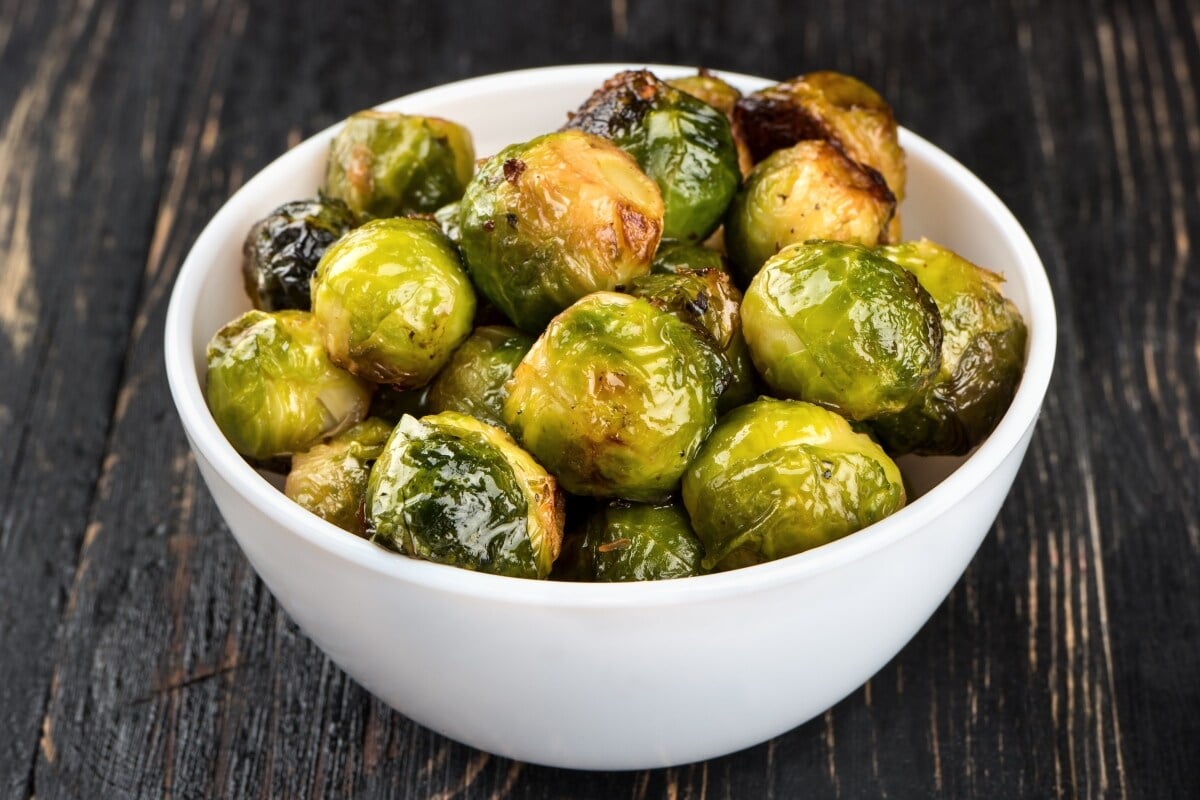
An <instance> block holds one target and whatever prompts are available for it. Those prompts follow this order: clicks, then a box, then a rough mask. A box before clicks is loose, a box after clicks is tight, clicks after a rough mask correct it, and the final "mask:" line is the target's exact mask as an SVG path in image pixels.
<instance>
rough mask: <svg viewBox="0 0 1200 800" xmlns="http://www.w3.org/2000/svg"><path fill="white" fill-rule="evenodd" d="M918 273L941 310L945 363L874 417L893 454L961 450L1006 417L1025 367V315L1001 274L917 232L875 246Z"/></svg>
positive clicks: (875, 427) (878, 432)
mask: <svg viewBox="0 0 1200 800" xmlns="http://www.w3.org/2000/svg"><path fill="white" fill-rule="evenodd" d="M879 252H880V254H882V255H884V256H886V257H887V258H889V259H890V260H892V261H894V262H896V263H897V264H899V265H900V266H902V267H904V268H905V269H907V270H908V271H910V272H912V273H913V274H914V275H916V276H917V280H918V281H920V282H921V286H922V287H924V289H925V290H926V291H928V292H929V294H930V295H931V296H932V297H933V300H934V302H935V303H937V307H938V311H939V312H940V315H941V320H942V329H943V331H944V335H943V337H942V366H941V369H940V370H939V371H938V373H937V377H936V378H934V381H933V384H932V385H931V386H930V387H929V388H928V389H926V390H925V391H924V392H922V393H921V394H920V395H919V397H918V399H917V401H916V402H915V403H913V404H912V405H910V406H909V407H908V408H906V409H904V410H903V411H900V412H897V413H895V414H885V415H884V416H882V417H878V418H876V419H874V420H872V421H871V429H872V430H873V431H874V433H875V435H876V436H877V437H878V438H879V440H880V441H881V442H882V443H883V446H884V447H885V448H886V449H887V450H888V451H889V452H893V453H911V452H915V453H921V454H923V455H962V454H964V453H966V452H968V451H969V450H970V449H971V448H972V447H974V446H975V445H977V444H979V443H980V442H982V441H983V440H984V439H985V438H986V437H987V435H988V434H989V433H991V432H992V429H993V428H994V427H996V423H997V422H999V421H1000V418H1001V417H1003V416H1004V412H1005V411H1007V410H1008V406H1009V404H1010V403H1011V402H1012V397H1013V393H1015V392H1016V390H1017V384H1019V383H1020V381H1021V374H1022V372H1023V371H1024V368H1025V336H1026V330H1025V322H1024V321H1023V320H1022V319H1021V313H1020V312H1019V311H1017V309H1016V306H1014V305H1013V304H1012V302H1011V301H1009V300H1008V299H1006V298H1005V297H1004V295H1002V294H1001V293H1000V283H1001V282H1002V281H1003V278H1001V277H1000V276H999V275H996V274H995V273H993V272H989V271H987V270H985V269H982V268H980V267H977V266H975V265H974V264H972V263H971V262H970V261H967V260H966V259H965V258H963V257H962V256H960V255H958V254H956V253H954V252H952V251H950V250H947V249H946V248H944V247H942V246H941V245H938V244H934V243H933V242H931V241H928V240H926V239H922V240H921V241H919V242H906V243H904V244H900V245H893V246H890V247H884V248H881V249H880V251H879Z"/></svg>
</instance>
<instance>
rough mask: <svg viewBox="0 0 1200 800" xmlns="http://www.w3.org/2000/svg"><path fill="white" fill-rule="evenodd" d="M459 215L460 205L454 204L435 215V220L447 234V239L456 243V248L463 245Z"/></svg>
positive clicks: (446, 206) (447, 205) (439, 210)
mask: <svg viewBox="0 0 1200 800" xmlns="http://www.w3.org/2000/svg"><path fill="white" fill-rule="evenodd" d="M459 213H460V206H459V203H458V202H454V203H447V204H446V205H444V206H442V207H441V208H439V209H438V210H437V211H436V212H434V215H433V219H434V221H435V222H437V224H438V227H439V228H441V229H442V233H444V234H446V238H447V239H449V240H450V241H452V242H454V246H455V247H458V246H459V245H461V244H462V229H461V228H459V226H458V216H459Z"/></svg>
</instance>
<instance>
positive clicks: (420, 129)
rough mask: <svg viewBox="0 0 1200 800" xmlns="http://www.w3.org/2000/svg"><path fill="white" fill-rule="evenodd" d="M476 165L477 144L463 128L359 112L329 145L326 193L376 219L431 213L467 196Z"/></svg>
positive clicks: (434, 119)
mask: <svg viewBox="0 0 1200 800" xmlns="http://www.w3.org/2000/svg"><path fill="white" fill-rule="evenodd" d="M474 169H475V147H474V145H473V144H472V142H471V133H470V131H468V130H467V129H466V128H464V127H463V126H461V125H458V124H456V123H453V122H450V121H448V120H444V119H438V118H437V117H415V116H410V115H408V114H401V113H399V112H396V111H360V112H358V113H357V114H354V115H352V116H351V117H349V118H348V119H347V120H346V123H345V125H344V126H343V127H342V129H341V130H340V131H339V132H338V134H337V136H336V137H335V138H334V140H333V144H332V145H331V146H330V148H329V163H328V167H327V169H326V172H325V193H326V194H327V195H329V196H330V197H337V198H340V199H341V200H344V201H345V202H346V205H348V206H350V208H352V209H354V210H355V211H357V212H359V213H362V214H368V215H370V216H372V217H398V216H401V215H403V214H408V213H411V212H414V211H415V212H425V213H432V212H434V211H437V210H438V209H439V208H441V207H442V206H444V205H446V204H447V203H452V202H454V201H455V200H457V199H458V198H460V197H462V193H463V189H464V188H465V187H466V185H467V181H469V180H471V173H472V171H473V170H474Z"/></svg>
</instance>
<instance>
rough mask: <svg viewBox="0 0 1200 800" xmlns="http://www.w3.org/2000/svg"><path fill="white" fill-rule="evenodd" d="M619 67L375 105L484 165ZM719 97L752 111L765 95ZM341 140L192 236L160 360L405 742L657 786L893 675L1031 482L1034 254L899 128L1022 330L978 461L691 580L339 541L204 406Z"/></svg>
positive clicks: (282, 586)
mask: <svg viewBox="0 0 1200 800" xmlns="http://www.w3.org/2000/svg"><path fill="white" fill-rule="evenodd" d="M622 68H624V67H623V66H622V65H613V64H606V65H586V66H570V67H554V68H549V69H535V70H526V71H521V72H512V73H507V74H502V75H491V76H488V77H483V78H475V79H472V80H467V81H462V82H459V83H453V84H449V85H446V86H441V87H438V88H435V89H430V90H427V91H423V92H418V93H417V94H413V95H409V96H408V97H405V98H401V99H399V100H396V101H393V102H391V103H387V104H385V105H384V106H383V107H384V108H389V109H399V110H404V111H410V112H413V113H420V114H430V115H436V116H444V117H447V118H449V119H453V120H456V121H457V122H460V123H463V124H465V125H466V126H467V127H468V128H469V129H470V130H471V131H472V132H473V134H474V136H475V141H476V148H477V152H478V153H480V154H481V155H485V154H489V153H493V152H495V151H496V150H498V149H499V148H500V147H502V146H504V145H506V144H509V143H511V142H517V141H523V140H526V139H529V138H532V137H533V136H535V135H537V134H540V133H544V132H546V131H550V130H554V129H556V128H557V127H558V126H559V125H560V124H561V123H562V122H563V120H564V115H565V113H566V111H567V110H568V109H573V108H575V107H576V106H577V105H578V104H579V103H580V102H581V101H582V100H583V99H584V98H586V97H587V96H588V94H589V93H590V92H591V91H592V89H593V88H594V87H596V86H598V85H599V84H600V83H601V82H602V81H603V80H604V79H605V78H607V77H609V76H610V75H612V74H613V73H614V72H616V71H617V70H618V69H622ZM652 69H654V70H655V71H656V72H658V73H659V74H660V75H664V76H672V75H678V74H684V73H685V72H687V71H688V70H686V69H684V68H679V67H666V66H662V67H652ZM725 77H726V78H727V79H728V80H730V81H731V82H732V83H734V84H735V85H737V86H739V87H740V88H742V89H743V90H752V89H755V88H758V87H760V86H763V85H765V84H766V83H767V81H764V80H762V79H759V78H752V77H748V76H743V75H726V76H725ZM333 134H334V129H332V128H331V129H329V130H325V131H322V132H321V133H319V134H317V135H316V136H314V137H312V138H311V139H309V140H308V141H306V142H304V143H302V144H300V145H299V146H297V147H295V148H293V149H292V150H291V151H289V152H288V153H286V154H285V155H283V156H282V157H280V158H279V159H278V160H276V161H275V162H274V163H272V164H271V165H270V166H268V167H267V168H266V169H264V170H263V171H262V172H261V173H259V174H258V175H257V176H256V177H255V178H254V179H253V180H251V181H250V182H249V183H247V184H246V185H245V186H244V187H243V188H242V189H241V190H240V191H238V193H237V194H236V195H234V196H233V198H231V199H230V200H229V202H228V203H226V204H225V206H224V207H223V208H222V209H221V210H220V211H219V212H218V213H217V215H216V216H215V217H214V218H213V220H212V222H210V223H209V225H208V226H207V227H206V228H205V229H204V232H203V233H202V234H201V235H200V238H199V239H198V240H197V241H196V244H195V246H194V247H193V248H192V251H191V253H190V254H189V255H188V257H187V260H186V261H185V262H184V264H183V267H182V269H181V271H180V274H179V278H178V281H177V283H176V285H175V290H174V294H173V295H172V298H171V305H170V310H169V312H168V315H167V325H166V339H165V351H166V366H167V375H168V378H169V381H170V385H171V392H172V394H173V396H174V399H175V403H176V405H177V406H178V409H179V415H180V418H181V419H182V420H183V426H184V429H185V431H186V432H187V436H188V440H189V442H190V443H191V446H192V450H193V452H194V453H195V456H196V461H197V463H198V464H199V466H200V471H201V474H202V475H203V476H204V479H205V481H206V482H207V483H208V487H209V489H210V490H211V491H212V495H213V497H214V499H215V500H216V502H217V505H218V506H219V507H220V509H221V513H222V514H224V516H225V520H226V521H227V522H228V524H229V528H230V530H231V531H233V535H234V536H235V537H236V539H237V541H238V543H239V544H240V545H241V547H242V549H243V550H244V551H245V553H246V556H247V557H248V558H249V559H250V562H251V563H252V564H253V565H254V568H255V570H257V571H258V574H259V575H260V576H261V577H262V579H263V581H264V582H265V583H266V584H267V586H268V587H269V588H270V590H271V592H272V593H274V595H275V597H276V598H277V599H278V600H279V602H280V603H281V604H282V605H283V607H284V608H285V609H287V611H288V613H289V614H291V615H292V617H293V618H294V619H295V620H296V622H297V623H298V624H299V625H300V627H301V628H302V629H303V630H304V631H305V633H306V634H307V635H308V636H310V637H311V638H312V640H313V641H314V642H316V643H317V645H318V646H320V647H321V649H322V650H324V651H325V652H326V653H327V654H328V655H329V657H330V658H332V659H333V660H334V661H335V662H336V663H337V664H338V665H339V666H341V667H342V668H343V669H344V670H345V671H346V672H348V673H349V674H350V675H351V676H353V677H354V678H355V679H356V680H357V681H358V682H359V683H361V684H362V685H363V686H365V687H366V688H367V689H369V690H370V691H371V692H373V693H374V694H376V695H377V696H379V697H380V698H381V699H383V700H384V701H385V702H387V703H388V704H389V705H391V706H393V707H395V708H396V709H398V710H399V711H401V712H402V713H404V714H406V715H407V716H409V717H411V718H412V719H414V720H416V721H417V722H420V723H421V724H423V725H426V726H428V727H430V728H432V729H434V730H436V731H439V732H441V733H443V734H445V735H447V736H449V737H451V738H454V739H458V740H459V741H462V742H466V743H468V744H470V745H473V746H475V747H478V748H482V749H484V750H488V751H491V752H493V753H498V754H501V755H504V756H509V757H512V758H516V759H521V760H524V761H531V762H535V763H539V764H548V765H554V766H562V767H575V768H584V769H632V768H646V767H658V766H667V765H672V764H680V763H685V762H691V761H696V760H700V759H705V758H709V757H712V756H717V755H721V754H724V753H729V752H732V751H734V750H738V749H741V748H744V747H747V746H749V745H753V744H755V743H758V742H761V741H764V740H766V739H769V738H771V737H773V736H776V735H777V734H780V733H783V732H784V731H787V730H788V729H790V728H793V727H795V726H796V725H799V724H800V723H802V722H804V721H806V720H808V719H810V718H812V717H814V716H816V715H818V714H820V713H821V712H822V711H824V710H825V709H827V708H829V707H830V706H831V705H833V704H834V703H836V702H837V701H838V700H840V699H841V698H842V697H844V696H846V695H847V694H849V693H850V692H851V691H853V690H854V689H855V688H856V687H858V686H860V685H861V684H862V683H863V682H864V681H866V679H867V678H869V677H870V676H871V675H872V674H873V673H875V672H876V671H877V670H878V669H879V668H880V667H882V666H883V665H884V664H885V663H886V662H887V661H888V660H889V659H891V658H892V656H894V655H895V654H896V653H897V651H899V650H900V648H901V647H903V646H904V644H905V643H906V642H907V641H908V640H909V639H910V638H911V637H912V636H913V634H915V633H916V631H917V630H918V629H919V628H920V627H921V625H922V624H923V623H924V622H925V621H926V619H928V618H929V616H930V614H932V613H933V611H934V609H936V608H937V606H938V605H939V604H940V603H941V601H942V599H943V598H945V596H946V595H947V593H948V592H949V591H950V589H951V587H952V586H953V585H954V584H955V582H956V581H957V580H958V578H959V576H960V575H961V574H962V572H963V570H964V569H965V568H966V566H967V563H968V562H969V561H970V559H971V556H972V555H973V554H974V553H975V550H976V548H978V546H979V543H980V542H981V541H982V539H983V537H984V535H985V534H986V533H987V531H988V529H989V528H990V527H991V525H992V522H993V521H994V520H995V517H996V514H997V513H998V511H999V509H1000V505H1001V503H1002V502H1003V501H1004V497H1005V495H1006V494H1007V493H1008V490H1009V487H1010V486H1011V484H1012V481H1013V478H1014V476H1015V475H1016V472H1017V468H1018V467H1019V466H1020V464H1021V459H1022V457H1023V456H1024V454H1025V449H1026V447H1027V446H1028V444H1029V438H1030V436H1031V435H1032V433H1033V428H1034V424H1035V422H1036V420H1037V416H1038V411H1039V409H1040V406H1041V402H1042V398H1043V396H1044V394H1045V392H1046V386H1047V383H1048V382H1049V379H1050V371H1051V367H1052V365H1053V360H1054V349H1055V316H1054V305H1053V300H1052V298H1051V293H1050V286H1049V283H1048V281H1047V279H1046V274H1045V271H1044V269H1043V267H1042V264H1041V261H1040V260H1039V259H1038V255H1037V253H1036V252H1035V251H1034V248H1033V245H1032V244H1031V243H1030V241H1029V238H1028V236H1026V234H1025V232H1024V231H1023V230H1022V229H1021V226H1020V225H1019V224H1018V223H1017V221H1016V219H1014V217H1013V216H1012V214H1011V213H1010V212H1009V211H1008V209H1006V208H1005V207H1004V205H1003V204H1002V203H1001V202H1000V200H999V199H998V198H997V197H996V196H995V195H994V194H993V193H992V192H991V191H989V190H988V188H987V187H986V186H984V185H983V183H981V182H980V181H979V179H977V178H976V177H975V176H973V175H972V174H971V173H970V172H968V171H967V170H966V169H965V168H964V167H963V166H962V165H960V164H959V163H957V162H956V161H954V160H953V159H952V158H950V157H949V156H947V155H946V154H945V153H943V152H942V151H940V150H938V149H937V148H936V147H934V146H933V145H931V144H929V143H928V142H926V141H925V140H924V139H921V138H920V137H918V136H915V135H913V134H911V133H909V132H908V131H901V143H902V144H903V145H904V147H905V149H906V150H907V151H908V168H909V189H908V198H907V200H906V201H905V203H904V206H903V214H904V223H905V230H906V233H907V234H908V235H909V236H910V237H916V236H919V235H925V236H929V237H930V238H933V239H935V240H937V241H939V242H942V243H944V244H946V245H949V246H950V247H952V248H954V249H956V250H958V251H959V252H961V253H963V254H964V255H966V256H967V257H969V258H971V259H972V260H974V261H976V262H978V263H980V264H983V265H986V266H988V267H992V268H994V269H997V270H1000V271H1002V272H1003V273H1004V274H1005V276H1006V277H1007V279H1008V283H1007V287H1006V292H1007V294H1008V296H1009V297H1011V298H1012V299H1013V301H1014V302H1015V303H1016V304H1017V306H1018V307H1019V308H1020V309H1021V311H1022V313H1023V314H1024V315H1025V319H1026V321H1027V322H1028V323H1029V331H1030V337H1029V358H1028V364H1027V367H1026V371H1025V376H1024V379H1023V380H1022V382H1021V386H1020V389H1019V390H1018V392H1017V395H1016V398H1015V400H1014V401H1013V404H1012V407H1011V408H1010V409H1009V411H1008V414H1007V415H1006V416H1005V417H1004V419H1003V420H1002V421H1001V422H1000V425H999V426H998V427H997V428H996V430H995V432H994V433H992V435H991V436H990V437H989V438H988V440H987V441H986V442H985V443H984V444H983V445H982V446H981V447H979V448H978V450H977V451H976V452H974V453H973V454H972V455H971V456H970V457H969V458H966V459H907V460H905V461H903V462H902V466H903V468H904V469H905V473H906V475H907V477H908V478H909V480H910V482H911V483H912V485H913V486H914V487H915V489H916V494H918V495H920V496H919V497H917V498H916V499H915V500H913V501H912V502H911V503H910V504H909V505H908V506H907V507H905V508H904V509H902V510H901V511H900V512H898V513H896V514H895V515H893V516H891V517H889V518H887V519H886V520H883V521H882V522H879V523H877V524H875V525H873V526H871V527H870V528H868V529H866V530H863V531H861V532H859V533H856V534H854V535H852V536H848V537H846V538H844V539H842V540H840V541H837V542H834V543H832V544H827V545H824V546H823V547H819V548H817V549H815V550H811V551H809V552H806V553H802V554H800V555H796V556H792V557H790V558H785V559H781V560H779V561H775V562H772V563H770V564H764V565H761V566H756V567H752V568H749V569H743V570H738V571H735V572H727V573H722V574H717V575H707V576H703V577H697V578H687V579H683V580H674V581H663V582H658V583H642V584H605V585H596V584H565V583H547V582H538V581H530V580H518V579H512V578H503V577H496V576H492V575H482V574H477V573H473V572H468V571H465V570H460V569H455V568H451V567H445V566H441V565H438V564H432V563H427V562H422V561H416V560H413V559H409V558H405V557H403V556H400V555H396V554H393V553H390V552H386V551H384V550H382V549H380V548H378V547H376V546H374V545H372V544H370V543H368V542H367V541H365V540H363V539H359V538H357V537H354V536H351V535H349V534H346V533H344V532H343V531H341V530H338V529H337V528H335V527H333V526H332V525H330V524H328V523H326V522H324V521H323V520H321V519H318V518H317V517H315V516H313V515H311V514H309V513H308V512H307V511H304V510H303V509H301V508H300V507H299V506H296V505H294V504H292V503H291V502H290V501H288V500H287V499H286V498H285V497H284V496H283V495H282V494H281V493H280V492H279V491H277V490H276V489H275V488H274V487H273V486H272V485H271V484H270V483H268V481H267V480H265V479H264V478H263V477H261V476H260V475H259V474H258V473H256V472H255V471H254V470H253V469H251V468H250V467H249V466H248V465H247V464H246V462H245V461H243V460H242V459H241V458H240V457H239V456H238V454H237V453H236V452H234V450H233V448H232V447H231V446H230V445H229V444H228V442H226V440H225V438H224V437H223V436H222V435H221V432H220V431H219V430H218V429H217V426H216V424H215V423H214V422H213V419H212V417H211V416H210V414H209V412H208V408H207V407H206V406H205V403H204V397H203V394H202V391H201V386H202V382H203V379H204V349H205V345H206V343H207V342H208V340H209V338H210V337H211V336H212V334H213V333H214V332H215V331H216V330H217V329H218V328H219V327H220V326H221V325H222V324H224V323H225V322H227V321H228V320H230V319H232V318H234V317H235V316H237V315H238V314H239V313H240V312H242V311H244V310H246V309H247V308H248V307H249V304H248V301H247V299H246V297H245V295H244V293H243V290H242V282H241V275H240V271H239V265H240V258H241V245H242V240H243V237H244V236H245V235H246V231H247V229H248V228H249V227H250V225H251V224H252V223H253V222H254V221H255V220H257V219H259V218H260V217H262V216H264V215H266V214H267V213H268V212H270V211H271V210H272V209H273V208H274V207H275V206H277V205H279V204H280V203H283V202H285V201H288V200H292V199H296V198H301V197H309V196H312V195H313V194H314V192H315V190H316V189H317V187H318V186H319V185H320V183H321V179H322V176H323V171H324V163H325V155H326V150H327V147H328V144H329V141H330V139H331V138H332V136H333ZM926 711H927V710H926V709H923V708H913V709H912V713H913V714H925V713H926Z"/></svg>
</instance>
